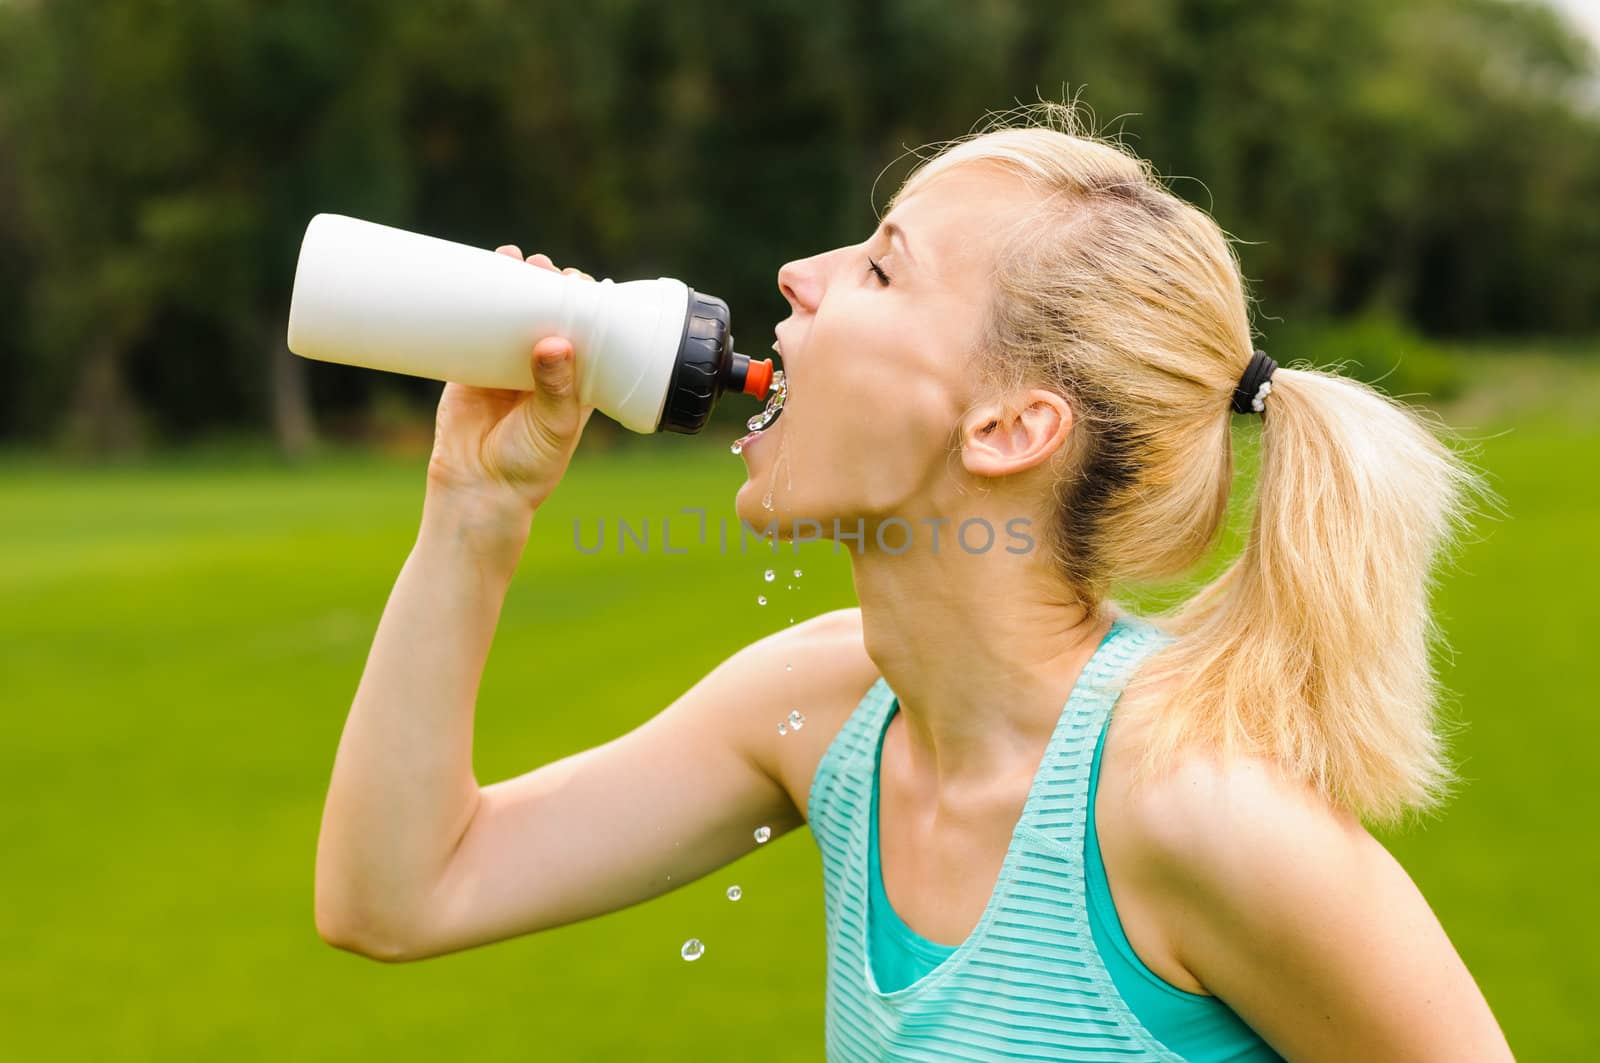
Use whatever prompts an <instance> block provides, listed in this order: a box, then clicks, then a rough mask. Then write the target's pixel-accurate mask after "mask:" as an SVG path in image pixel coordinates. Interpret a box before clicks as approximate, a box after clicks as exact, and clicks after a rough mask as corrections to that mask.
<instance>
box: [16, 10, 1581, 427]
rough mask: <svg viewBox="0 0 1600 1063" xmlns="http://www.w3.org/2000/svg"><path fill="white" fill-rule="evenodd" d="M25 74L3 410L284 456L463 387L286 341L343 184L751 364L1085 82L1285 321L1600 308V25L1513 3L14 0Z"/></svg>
mask: <svg viewBox="0 0 1600 1063" xmlns="http://www.w3.org/2000/svg"><path fill="white" fill-rule="evenodd" d="M0 66H3V68H4V69H5V70H6V72H7V75H8V76H7V79H6V91H5V93H4V94H3V95H0V257H3V262H0V369H8V370H10V373H9V379H11V380H12V381H13V382H14V385H13V387H12V388H11V389H9V391H8V392H7V394H6V395H5V397H4V398H3V399H0V403H3V405H0V412H4V413H5V414H6V416H5V417H4V421H3V422H0V438H3V437H11V438H28V439H41V438H46V437H52V436H53V437H55V438H57V439H58V440H59V441H61V442H64V443H66V444H68V445H70V446H73V447H76V448H78V449H85V450H90V451H99V452H105V451H116V450H121V449H127V448H136V447H138V446H140V445H142V444H143V443H144V442H146V441H148V440H150V439H152V438H155V439H159V440H163V441H167V440H170V441H181V440H183V439H186V438H189V437H191V436H194V435H197V434H200V433H205V432H215V431H225V430H229V429H233V428H240V427H242V428H245V429H255V430H259V429H262V428H264V429H267V430H268V431H270V432H271V433H272V434H273V436H274V437H275V438H276V439H277V441H278V443H279V445H280V447H281V448H282V450H283V451H284V452H285V453H287V454H291V455H292V454H299V453H303V452H304V451H305V450H306V449H307V448H308V447H309V446H311V445H312V443H313V441H314V439H315V438H316V436H317V433H318V431H319V430H318V428H317V421H318V420H319V419H320V420H322V421H324V422H326V423H332V419H334V418H337V417H340V416H342V415H344V414H346V413H348V412H350V411H355V410H359V409H361V408H362V407H363V406H364V405H365V404H367V403H368V402H369V401H371V400H373V399H374V397H375V396H376V394H377V392H379V391H382V392H384V393H386V394H392V393H393V392H394V390H395V389H397V388H398V389H400V390H401V391H402V392H403V393H404V394H408V395H410V396H412V397H413V398H414V399H417V400H424V401H425V400H427V399H429V398H432V397H435V396H437V393H438V385H437V384H436V383H434V382H429V381H412V380H405V379H397V380H387V379H383V378H378V379H375V378H377V374H372V373H369V372H366V371H363V370H356V369H349V368H347V367H341V366H331V365H325V364H322V363H310V362H306V361H304V360H302V359H299V358H296V357H294V356H292V355H290V354H289V353H288V351H287V350H286V348H285V347H284V343H283V340H284V335H285V331H286V315H287V307H288V298H289V292H290V284H291V281H292V278H293V273H294V265H295V259H296V256H297V253H298V248H299V242H300V237H301V235H302V234H303V232H304V228H305V225H306V223H307V221H309V219H310V218H311V216H312V215H313V214H315V213H317V212H319V211H333V212H338V213H348V214H354V215H357V216H360V217H365V218H370V219H373V220H375V221H380V222H385V223H388V224H393V225H400V226H403V227H407V228H413V229H417V230H420V231H425V232H429V233H432V234H435V235H439V236H442V237H445V238H447V239H454V240H460V241H464V242H468V243H472V244H476V245H478V246H484V247H493V246H495V245H497V244H500V243H507V242H512V243H518V244H519V245H521V246H522V247H523V250H524V252H525V253H531V252H533V251H535V250H541V251H545V252H547V253H549V254H550V255H551V256H552V257H553V258H554V259H555V260H556V261H557V262H560V263H563V264H568V263H571V264H578V265H582V266H583V267H584V268H586V269H588V270H589V271H590V272H593V273H595V274H596V275H597V276H614V277H616V278H618V279H626V278H629V277H642V276H657V275H671V276H678V277H682V278H684V279H686V280H687V281H689V283H691V284H693V285H695V286H697V287H703V288H704V289H705V290H707V291H711V292H714V293H716V294H718V295H721V296H723V297H725V298H727V299H728V300H729V302H730V303H731V304H732V305H733V306H734V307H735V308H736V310H737V313H736V315H735V325H736V332H737V334H738V338H739V340H740V346H741V348H742V349H746V350H748V351H749V352H750V353H753V354H756V355H758V356H759V355H760V354H761V353H762V352H763V351H764V350H765V348H766V346H767V344H766V342H765V341H764V339H763V338H762V337H761V335H760V334H761V333H763V332H764V331H765V325H764V322H767V321H771V320H776V319H777V318H779V317H781V316H783V315H784V314H785V313H786V312H787V308H786V306H785V304H784V301H783V299H782V297H781V295H780V294H779V292H778V291H777V288H776V284H775V282H774V277H775V273H776V270H777V268H778V266H779V264H780V263H782V262H783V261H785V260H787V259H791V258H795V257H799V256H803V255H806V254H810V253H812V252H814V251H817V250H820V249H822V248H825V247H829V246H835V245H837V244H839V243H842V242H853V241H856V240H859V239H861V238H862V237H863V236H865V235H866V233H867V232H868V231H870V229H871V227H872V225H873V224H874V221H875V219H874V212H875V210H877V209H881V206H882V204H883V203H884V201H885V200H886V199H887V197H888V195H889V193H890V192H891V191H892V190H893V188H894V186H895V185H896V184H897V183H898V181H899V180H901V179H902V178H903V177H904V175H905V173H906V172H907V171H908V170H909V168H910V166H911V165H913V164H914V162H915V156H914V155H913V154H912V153H911V151H910V149H914V148H917V147H919V146H921V145H924V144H927V143H930V142H937V141H939V140H943V139H946V138H949V137H953V136H958V135H961V134H964V133H966V132H968V131H970V130H971V129H972V128H974V126H975V124H976V123H977V122H978V120H979V119H981V118H982V117H983V116H984V114H985V112H987V111H990V110H995V109H999V110H1004V109H1008V108H1012V107H1014V106H1016V105H1018V104H1027V103H1029V102H1032V101H1033V100H1035V99H1038V98H1040V97H1043V98H1050V99H1059V98H1062V97H1064V96H1069V95H1071V96H1076V95H1079V90H1080V88H1081V90H1082V92H1081V99H1082V100H1083V102H1085V103H1087V104H1093V106H1094V109H1095V112H1096V113H1097V114H1098V116H1099V121H1100V123H1101V124H1102V126H1103V128H1104V130H1105V131H1106V132H1109V133H1112V134H1116V135H1121V136H1123V137H1125V138H1126V140H1127V142H1128V143H1129V145H1130V146H1131V147H1133V148H1134V149H1135V150H1137V151H1139V152H1140V153H1141V154H1143V155H1144V156H1146V157H1147V158H1150V159H1151V160H1153V161H1154V162H1155V163H1156V164H1157V167H1158V169H1160V170H1161V171H1162V172H1163V173H1165V174H1168V175H1173V176H1174V177H1175V178H1176V179H1175V181H1174V187H1175V190H1176V191H1178V192H1179V193H1180V194H1182V195H1185V196H1188V197H1190V198H1191V199H1194V200H1195V201H1196V202H1197V203H1199V204H1200V205H1201V206H1202V207H1206V208H1207V209H1210V210H1212V211H1213V213H1214V214H1215V216H1216V217H1217V218H1218V220H1219V221H1220V222H1221V223H1222V224H1223V225H1224V226H1225V227H1226V228H1227V229H1228V230H1229V231H1230V232H1231V233H1232V234H1234V235H1235V236H1236V237H1237V238H1239V240H1240V241H1241V243H1240V245H1239V249H1240V254H1241V259H1242V261H1243V264H1244V267H1245V270H1246V274H1247V275H1248V276H1249V277H1251V278H1252V279H1253V282H1254V293H1255V294H1256V295H1257V296H1259V297H1260V299H1261V301H1262V304H1263V306H1264V307H1265V308H1266V309H1267V310H1268V311H1269V312H1270V313H1272V314H1274V315H1279V316H1285V317H1290V318H1299V319H1304V320H1311V319H1320V318H1324V317H1327V316H1329V315H1357V314H1362V315H1364V314H1367V313H1368V312H1369V311H1370V312H1373V313H1377V314H1380V315H1383V316H1385V317H1386V318H1390V319H1399V320H1402V321H1409V322H1411V323H1414V324H1416V325H1419V326H1421V327H1423V328H1426V329H1428V330H1431V331H1433V332H1437V333H1456V334H1460V333H1468V332H1473V331H1482V330H1497V331H1504V332H1511V331H1527V330H1537V331H1544V332H1549V331H1578V330H1585V329H1588V330H1592V329H1594V328H1596V326H1597V325H1600V103H1597V101H1600V93H1597V91H1596V80H1595V59H1594V55H1593V50H1592V49H1590V48H1588V47H1587V46H1586V45H1585V44H1584V42H1583V41H1582V40H1581V39H1580V38H1578V37H1576V36H1575V35H1574V34H1573V33H1572V32H1571V31H1569V30H1568V29H1567V28H1566V27H1565V25H1564V24H1563V23H1562V22H1561V21H1560V20H1559V19H1558V18H1557V17H1556V16H1555V15H1554V14H1552V13H1551V12H1550V11H1549V10H1548V9H1546V8H1544V7H1543V6H1540V5H1539V4H1536V3H1530V2H1521V0H1413V2H1412V3H1409V4H1394V3H1390V2H1387V0H1278V2H1276V3H1273V4H1259V3H1251V2H1248V0H1083V2H1080V3H1075V4H1071V5H1062V4H1057V3H1048V2H1046V0H991V2H989V3H985V4H980V5H969V4H959V3H952V2H946V0H862V2H855V3H845V2H839V3H829V4H818V3H814V2H810V0H752V2H751V3H748V4H742V5H738V6H734V7H728V6H726V5H715V4H712V3H709V2H708V0H680V2H679V3H675V4H671V5H663V4H649V3H645V2H643V0H597V2H594V3H589V4H584V5H577V6H574V5H570V4H565V3H557V2H556V0H524V2H513V0H427V2H419V3H415V4H409V5H400V6H396V5H386V4H381V3H378V2H377V0H349V2H347V3H344V4H339V5H327V4H318V3H312V2H310V0H279V2H272V0H190V2H187V3H178V2H175V0H123V2H120V3H118V4H110V5H108V4H100V3H94V2H92V0H52V2H50V3H40V2H21V0H12V2H10V3H6V4H0ZM875 179H876V180H877V183H876V185H874V180H875ZM7 280H9V281H10V283H9V284H7V283H5V282H6V281H7ZM751 334H755V335H756V337H757V338H756V339H753V340H752V339H750V338H749V336H750V335H751ZM1377 334H1378V333H1376V332H1374V333H1373V335H1377ZM1385 334H1387V333H1385ZM733 412H737V411H733ZM314 414H315V416H314ZM731 415H732V413H730V414H729V416H731Z"/></svg>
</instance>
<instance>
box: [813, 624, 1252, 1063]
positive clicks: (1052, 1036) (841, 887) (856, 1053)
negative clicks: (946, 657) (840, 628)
mask: <svg viewBox="0 0 1600 1063" xmlns="http://www.w3.org/2000/svg"><path fill="white" fill-rule="evenodd" d="M1168 641H1170V636H1168V635H1166V634H1165V633H1163V632H1161V631H1160V630H1159V629H1158V628H1156V627H1155V626H1154V625H1153V624H1151V623H1150V622H1148V621H1145V620H1142V619H1140V618H1137V617H1132V616H1124V617H1119V618H1118V619H1117V621H1116V622H1115V623H1114V624H1113V625H1112V628H1111V630H1110V632H1108V633H1107V635H1106V637H1105V639H1104V640H1103V641H1102V642H1101V644H1100V646H1099V647H1098V648H1097V649H1096V650H1095V653H1094V655H1093V656H1092V657H1091V658H1090V660H1089V662H1088V664H1087V665H1085V667H1084V669H1083V672H1082V674H1081V675H1080V676H1079V678H1078V680H1077V682H1076V683H1075V684H1074V687H1073V690H1072V692H1071V694H1070V696H1069V697H1068V700H1067V704H1066V707H1065V708H1064V709H1063V711H1062V714H1061V717H1060V719H1059V721H1058V723H1057V726H1056V729H1055V732H1054V734H1053V735H1052V737H1051V740H1050V744H1049V747H1048V749H1047V751H1046V753H1045V756H1044V760H1043V762H1042V763H1041V765H1040V768H1039V771H1038V773H1037V775H1036V776H1035V778H1034V781H1033V785H1032V787H1031V789H1030V791H1029V794H1028V798H1027V801H1026V803H1025V805H1024V807H1023V812H1022V816H1021V818H1020V819H1019V821H1018V823H1017V827H1016V830H1015V831H1014V833H1013V835H1012V841H1011V847H1010V849H1009V850H1008V851H1007V853H1006V857H1005V860H1004V863H1003V864H1002V867H1001V871H1000V877H999V880H998V882H997V883H996V885H995V890H994V893H993V895H992V896H991V897H990V900H989V904H988V906H987V908H986V909H985V910H984V913H983V915H982V916H981V917H980V918H979V921H978V925H977V927H975V928H974V930H973V932H972V934H971V935H970V936H969V937H968V939H967V940H966V941H965V942H963V943H962V944H961V945H959V946H947V945H940V944H938V943H936V942H932V941H928V940H927V939H926V938H923V937H921V936H920V935H918V934H917V933H916V932H915V931H913V930H911V928H910V927H908V926H906V925H905V923H904V922H903V921H901V920H900V919H899V917H898V916H897V915H895V913H894V910H893V908H892V907H891V906H890V904H889V901H888V897H887V896H886V895H885V894H884V891H883V882H882V875H881V873H880V870H879V867H878V859H877V857H878V852H877V848H878V847H877V770H878V763H879V758H880V756H881V749H882V743H883V736H884V734H885V732H886V730H887V727H888V723H889V720H890V719H892V718H893V715H894V713H895V712H896V711H897V709H898V704H897V702H896V699H895V697H894V694H893V691H891V690H890V689H889V687H888V684H887V683H886V682H885V681H884V680H883V679H881V678H880V679H879V680H878V681H877V682H876V683H875V684H874V685H873V687H872V688H871V689H870V690H869V691H868V692H867V694H866V696H865V697H864V698H863V699H862V701H861V703H860V704H859V705H858V706H857V707H856V710H855V712H854V713H852V714H851V716H850V718H849V719H848V720H847V721H846V723H845V725H844V727H843V728H841V729H840V732H839V734H838V735H837V736H836V737H835V738H834V740H833V742H832V744H831V745H830V746H829V748H828V751H827V752H826V753H825V754H824V756H823V758H822V761H821V763H820V764H819V765H818V767H817V774H816V777H815V778H814V779H813V781H812V788H811V796H810V800H809V804H808V807H809V809H810V816H811V828H812V834H813V836H814V837H815V838H816V840H817V844H818V846H819V848H820V849H821V850H822V857H823V885H824V903H825V908H826V925H827V933H828V992H827V1019H826V1027H827V1029H826V1036H827V1046H828V1057H829V1059H831V1060H881V1059H891V1058H892V1059H897V1060H898V1059H905V1060H932V1059H952V1058H957V1059H972V1060H982V1059H1040V1060H1043V1059H1051V1060H1102V1059H1103V1060H1152V1059H1153V1060H1184V1059H1187V1060H1218V1061H1221V1060H1277V1059H1279V1058H1280V1057H1279V1056H1278V1055H1277V1054H1276V1053H1274V1052H1273V1051H1272V1049H1271V1048H1270V1047H1269V1046H1268V1045H1267V1044H1266V1042H1265V1041H1263V1040H1262V1039H1261V1038H1260V1037H1259V1036H1258V1035H1257V1034H1256V1033H1255V1032H1254V1031H1253V1030H1251V1029H1250V1027H1249V1026H1247V1025H1245V1023H1244V1022H1243V1021H1242V1020H1240V1019H1239V1018H1238V1016H1237V1015H1235V1014H1234V1013H1233V1011H1232V1010H1231V1009H1229V1008H1228V1007H1227V1005H1225V1004H1224V1003H1222V1002H1221V1001H1220V1000H1217V999H1216V998H1215V997H1210V996H1205V995H1203V994H1195V993H1188V992H1185V991H1184V990H1181V989H1178V988H1177V987H1176V986H1173V985H1171V984H1169V983H1167V982H1165V981H1164V980H1162V979H1161V978H1160V977H1159V976H1158V975H1156V974H1155V972H1153V971H1151V970H1149V968H1148V967H1146V966H1145V965H1144V964H1143V963H1142V962H1141V961H1139V959H1138V957H1137V955H1136V954H1135V953H1134V952H1133V949H1132V947H1131V946H1130V945H1129V944H1128V941H1127V937H1126V935H1124V934H1123V932H1122V927H1121V924H1120V922H1119V921H1118V920H1117V917H1116V909H1115V907H1114V905H1112V903H1111V895H1110V890H1109V888H1108V887H1107V885H1106V880H1105V871H1104V866H1103V864H1101V862H1100V853H1099V846H1098V844H1097V841H1096V839H1095V836H1094V833H1093V828H1094V820H1093V803H1094V790H1093V786H1094V784H1095V783H1096V782H1097V780H1098V772H1099V757H1100V753H1101V750H1102V749H1103V746H1104V738H1105V728H1106V723H1107V721H1108V720H1109V719H1110V712H1111V706H1112V705H1113V704H1114V703H1115V701H1116V699H1117V695H1118V694H1119V693H1120V692H1121V689H1122V687H1123V685H1124V684H1125V683H1126V681H1127V679H1128V677H1129V676H1131V675H1132V674H1133V672H1134V671H1135V670H1136V669H1137V667H1138V665H1139V663H1140V662H1141V661H1142V660H1143V659H1144V658H1145V657H1146V656H1147V655H1148V654H1150V653H1152V652H1154V651H1155V650H1157V649H1159V648H1160V647H1161V646H1163V645H1165V644H1166V643H1167V642H1168Z"/></svg>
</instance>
